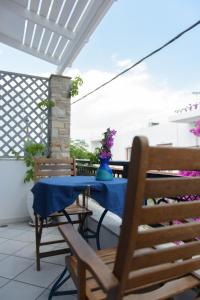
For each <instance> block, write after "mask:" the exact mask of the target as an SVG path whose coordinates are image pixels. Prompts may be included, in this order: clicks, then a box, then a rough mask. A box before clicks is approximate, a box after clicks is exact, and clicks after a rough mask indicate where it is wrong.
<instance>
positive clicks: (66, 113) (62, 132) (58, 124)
mask: <svg viewBox="0 0 200 300" xmlns="http://www.w3.org/2000/svg"><path fill="white" fill-rule="evenodd" d="M70 84H71V78H70V77H64V76H57V75H51V77H50V99H51V100H52V101H54V103H55V106H54V107H53V108H52V110H51V116H50V145H49V146H50V156H51V157H55V158H59V157H69V145H70V117H71V104H70V95H69V90H70Z"/></svg>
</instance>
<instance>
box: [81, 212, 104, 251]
mask: <svg viewBox="0 0 200 300" xmlns="http://www.w3.org/2000/svg"><path fill="white" fill-rule="evenodd" d="M107 212H108V210H107V209H104V211H103V213H102V215H101V217H100V219H99V221H98V224H97V230H96V231H93V230H91V229H89V228H87V229H86V230H85V231H86V232H87V231H89V232H91V233H92V234H85V233H84V235H83V237H84V238H86V239H93V238H95V239H96V245H97V249H98V250H101V246H100V230H101V225H102V223H103V220H104V217H105V215H106V214H107Z"/></svg>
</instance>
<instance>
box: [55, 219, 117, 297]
mask: <svg viewBox="0 0 200 300" xmlns="http://www.w3.org/2000/svg"><path fill="white" fill-rule="evenodd" d="M59 230H60V232H61V234H62V236H63V237H64V239H65V240H66V242H67V243H68V245H69V246H70V249H71V250H72V252H73V254H74V255H75V256H76V257H77V258H78V259H79V260H80V261H81V262H82V263H83V264H84V265H85V267H86V269H88V270H89V271H90V272H91V273H92V275H93V276H94V277H95V279H96V280H97V282H98V283H99V284H100V286H101V288H102V289H103V290H104V291H105V292H108V291H110V292H111V290H113V289H116V287H117V286H118V284H119V282H118V280H117V278H116V277H115V276H114V274H113V273H112V271H111V270H110V269H109V268H108V267H107V266H106V265H105V264H104V262H103V261H102V260H101V259H100V258H99V257H98V255H97V254H96V252H95V251H94V250H93V249H92V248H91V247H90V246H89V245H88V244H87V243H86V241H85V240H84V239H83V238H82V236H81V235H80V234H79V233H78V232H77V231H76V230H75V229H74V227H73V226H72V225H71V224H65V225H61V226H59Z"/></svg>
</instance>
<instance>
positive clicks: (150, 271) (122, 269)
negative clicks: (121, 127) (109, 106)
mask: <svg viewBox="0 0 200 300" xmlns="http://www.w3.org/2000/svg"><path fill="white" fill-rule="evenodd" d="M148 170H200V149H191V148H174V147H168V148H167V147H150V146H149V145H148V141H147V139H146V138H145V137H135V139H134V141H133V146H132V153H131V161H130V165H129V176H128V186H127V194H126V202H125V208H124V215H123V221H122V228H121V234H120V238H119V244H118V249H117V256H116V260H115V265H114V271H113V272H114V274H115V276H116V277H117V278H118V279H119V282H120V292H121V294H122V295H123V294H124V293H125V291H126V292H127V290H131V289H134V288H139V287H141V286H148V285H150V284H153V283H157V282H164V281H167V280H170V279H172V278H178V277H181V276H183V275H184V274H188V273H190V272H192V271H194V270H197V269H200V256H196V255H198V254H200V241H199V240H198V236H200V223H197V222H190V223H189V222H185V223H182V224H174V223H167V224H168V225H167V226H162V227H154V228H153V227H152V229H150V230H146V231H140V230H138V229H139V226H140V225H142V224H159V223H163V222H171V221H174V220H185V219H186V218H192V217H199V216H200V201H190V202H184V203H183V202H181V203H173V204H164V205H160V206H159V205H157V206H156V205H154V206H144V205H143V204H144V199H147V198H151V197H155V198H156V197H169V198H170V197H176V196H184V195H188V194H191V195H192V194H193V195H195V194H196V195H198V194H199V195H200V177H180V176H178V177H170V178H169V177H166V178H147V176H146V172H147V171H148ZM169 224H173V225H169ZM176 241H183V243H182V244H181V245H177V244H176V243H174V242H176ZM165 243H170V244H168V246H170V247H167V248H161V247H158V245H161V244H165ZM139 249H140V251H138V250H139ZM141 249H143V250H141ZM194 256H196V257H195V258H194ZM192 257H193V258H192ZM120 299H121V298H120Z"/></svg>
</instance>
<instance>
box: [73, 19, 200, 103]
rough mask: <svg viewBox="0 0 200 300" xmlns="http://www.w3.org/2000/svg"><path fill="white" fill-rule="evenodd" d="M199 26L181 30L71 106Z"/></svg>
mask: <svg viewBox="0 0 200 300" xmlns="http://www.w3.org/2000/svg"><path fill="white" fill-rule="evenodd" d="M199 24H200V20H199V21H197V22H196V23H194V24H193V25H191V26H190V27H188V28H186V29H185V30H183V31H182V32H180V33H179V34H177V35H176V36H175V37H173V38H172V39H171V40H169V41H168V42H167V43H165V44H164V45H162V46H161V47H159V48H157V49H156V50H154V51H152V52H150V53H149V54H148V55H146V56H144V57H143V58H141V59H140V60H138V61H137V62H136V63H134V64H133V65H131V66H130V67H128V68H127V69H125V70H123V71H122V72H120V73H118V74H117V75H115V76H114V77H113V78H111V79H109V80H108V81H106V82H104V83H103V84H101V85H99V86H98V87H97V88H95V89H94V90H92V91H90V92H89V93H87V94H86V95H84V96H82V97H80V98H79V99H77V100H75V101H74V102H72V104H75V103H77V102H79V101H81V100H83V99H85V98H86V97H88V96H89V95H91V94H93V93H94V92H96V91H98V90H99V89H101V88H102V87H104V86H105V85H107V84H109V83H110V82H112V81H113V80H115V79H117V78H118V77H120V76H121V75H123V74H125V73H127V72H128V71H130V70H131V69H133V68H134V67H136V66H138V65H139V64H140V63H142V62H143V61H144V60H146V59H147V58H149V57H151V56H153V55H154V54H156V53H158V52H159V51H161V50H162V49H164V48H165V47H167V46H168V45H170V44H171V43H173V42H175V41H176V40H177V39H179V38H180V37H181V36H182V35H184V34H185V33H186V32H188V31H190V30H192V29H193V28H195V27H196V26H198V25H199Z"/></svg>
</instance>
